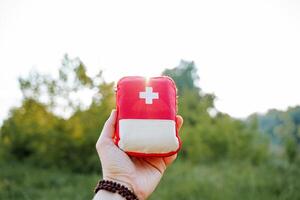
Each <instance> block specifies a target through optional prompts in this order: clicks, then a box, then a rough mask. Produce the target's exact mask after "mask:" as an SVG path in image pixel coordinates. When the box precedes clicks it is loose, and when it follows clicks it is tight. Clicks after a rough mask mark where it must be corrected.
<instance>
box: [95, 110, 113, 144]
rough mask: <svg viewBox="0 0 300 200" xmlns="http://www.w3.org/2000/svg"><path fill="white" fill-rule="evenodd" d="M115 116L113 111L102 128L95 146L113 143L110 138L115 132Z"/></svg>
mask: <svg viewBox="0 0 300 200" xmlns="http://www.w3.org/2000/svg"><path fill="white" fill-rule="evenodd" d="M116 116H117V112H116V110H115V109H113V110H112V111H111V113H110V116H109V118H108V119H107V120H106V122H105V124H104V126H103V129H102V132H101V135H100V137H99V139H98V141H97V146H99V145H100V144H103V143H113V140H112V138H113V135H114V132H115V124H116Z"/></svg>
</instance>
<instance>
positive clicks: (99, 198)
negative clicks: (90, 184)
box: [93, 190, 125, 200]
mask: <svg viewBox="0 0 300 200" xmlns="http://www.w3.org/2000/svg"><path fill="white" fill-rule="evenodd" d="M93 200H125V198H124V197H121V195H119V194H118V193H112V192H108V191H106V190H99V191H98V192H97V194H96V195H95V196H94V198H93Z"/></svg>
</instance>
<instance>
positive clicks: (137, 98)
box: [114, 76, 181, 157]
mask: <svg viewBox="0 0 300 200" xmlns="http://www.w3.org/2000/svg"><path fill="white" fill-rule="evenodd" d="M176 91H177V90H176V85H175V83H174V81H173V80H172V79H171V78H170V77H167V76H161V77H153V78H150V79H145V78H144V77H139V76H129V77H124V78H122V79H120V80H119V82H118V84H117V92H116V99H117V103H116V104H117V105H116V107H117V122H116V129H115V130H116V131H115V135H114V141H115V143H116V145H117V146H118V147H119V148H120V149H122V150H123V151H125V152H126V153H127V154H129V155H132V156H141V157H146V156H170V155H173V154H175V153H177V152H178V151H179V149H180V147H181V141H180V138H179V136H178V130H177V128H176V127H177V126H176V125H177V124H176V123H177V122H176V113H177V94H176Z"/></svg>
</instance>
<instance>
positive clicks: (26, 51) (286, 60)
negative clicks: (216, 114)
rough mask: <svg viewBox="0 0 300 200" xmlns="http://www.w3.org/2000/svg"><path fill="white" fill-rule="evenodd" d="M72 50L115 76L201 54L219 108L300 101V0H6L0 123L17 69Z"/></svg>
mask: <svg viewBox="0 0 300 200" xmlns="http://www.w3.org/2000/svg"><path fill="white" fill-rule="evenodd" d="M64 53H68V54H69V56H70V57H76V56H79V57H80V58H81V59H82V60H83V62H84V63H85V64H86V65H87V67H88V71H89V72H90V73H95V72H97V71H98V70H99V69H104V76H105V77H106V79H107V80H110V81H111V80H114V81H116V80H117V79H118V78H120V77H121V76H124V75H147V76H153V75H159V74H160V73H161V71H162V70H163V69H165V68H166V67H168V68H171V67H175V66H177V65H178V63H179V61H180V59H186V60H194V61H195V62H196V64H197V66H198V69H199V75H200V79H201V80H200V86H201V87H202V89H203V90H204V91H205V92H213V93H215V94H216V95H217V97H218V100H217V102H216V106H217V109H218V110H220V111H223V112H227V113H229V114H231V115H232V116H234V117H245V116H247V115H248V114H251V113H252V112H265V111H266V110H267V109H269V108H279V109H285V108H287V107H288V106H293V105H296V104H300V92H299V85H300V1H297V0H286V1H278V0H268V1H266V0H251V1H241V0H228V1H223V0H210V1H204V0H202V1H200V0H195V1H190V0H182V1H175V0H151V1H143V0H127V1H124V0H120V1H116V0H109V1H100V0H98V1H87V0H84V1H83V0H82V1H74V0H73V1H62V0H60V1H59V0H57V1H56V0H51V1H42V0H36V1H33V0H26V1H21V0H1V1H0V122H1V121H2V120H3V119H4V118H5V117H7V113H8V110H9V109H10V108H11V107H12V106H16V105H19V103H20V99H21V93H20V91H19V88H18V82H17V77H19V76H24V75H26V74H28V73H29V71H30V70H31V69H32V68H35V69H38V71H40V72H45V73H55V72H56V71H57V68H58V67H59V65H60V60H61V58H62V57H63V55H64Z"/></svg>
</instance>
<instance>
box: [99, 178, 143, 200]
mask: <svg viewBox="0 0 300 200" xmlns="http://www.w3.org/2000/svg"><path fill="white" fill-rule="evenodd" d="M99 190H106V191H109V192H112V193H118V194H119V195H121V196H122V197H124V198H125V199H126V200H138V198H137V196H136V195H135V194H134V193H133V192H132V191H130V190H129V189H128V188H127V187H125V186H124V185H121V184H120V183H116V182H114V181H109V180H101V181H99V182H98V184H97V186H96V188H95V190H94V192H95V194H96V193H97V192H98V191H99Z"/></svg>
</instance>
